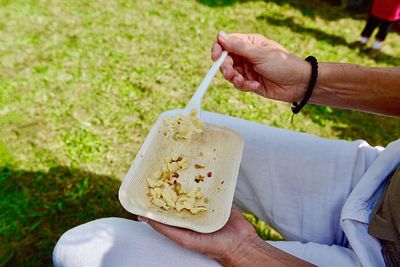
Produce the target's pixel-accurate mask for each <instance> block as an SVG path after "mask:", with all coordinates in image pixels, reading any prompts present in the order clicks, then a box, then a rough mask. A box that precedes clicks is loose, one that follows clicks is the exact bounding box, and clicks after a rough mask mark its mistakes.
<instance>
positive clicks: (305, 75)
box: [292, 60, 312, 102]
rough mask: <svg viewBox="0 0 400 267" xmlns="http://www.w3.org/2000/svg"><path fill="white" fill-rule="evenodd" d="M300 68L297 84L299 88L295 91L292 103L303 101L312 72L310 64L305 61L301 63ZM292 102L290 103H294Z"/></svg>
mask: <svg viewBox="0 0 400 267" xmlns="http://www.w3.org/2000/svg"><path fill="white" fill-rule="evenodd" d="M301 63H302V64H301V67H300V68H299V70H300V82H299V85H300V86H299V87H298V90H297V94H296V98H295V100H294V101H297V102H299V101H301V99H303V97H304V95H305V94H306V91H307V86H308V84H309V82H310V78H311V71H312V67H311V64H310V63H309V62H307V61H305V60H302V61H301ZM294 101H292V102H294Z"/></svg>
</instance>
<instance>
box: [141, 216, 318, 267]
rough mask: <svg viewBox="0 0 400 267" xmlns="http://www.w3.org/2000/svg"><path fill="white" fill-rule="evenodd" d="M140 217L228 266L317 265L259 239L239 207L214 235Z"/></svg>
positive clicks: (179, 243) (183, 243)
mask: <svg viewBox="0 0 400 267" xmlns="http://www.w3.org/2000/svg"><path fill="white" fill-rule="evenodd" d="M139 220H140V221H144V222H147V223H148V224H149V225H150V226H151V227H152V228H153V229H154V230H156V231H157V232H159V233H161V234H163V235H164V236H166V237H167V238H169V239H171V240H173V241H175V242H176V243H178V245H180V246H181V247H184V248H187V249H190V250H194V251H198V252H201V253H203V254H204V255H206V256H208V257H210V258H213V259H215V260H217V261H218V262H220V263H221V264H223V265H224V266H236V267H241V266H246V267H247V266H254V267H258V266H263V267H265V266H274V267H277V266H296V267H299V266H313V265H311V264H309V263H308V262H305V261H303V260H301V259H299V258H296V257H294V256H292V255H290V254H287V253H286V252H283V251H281V250H279V249H277V248H275V247H273V246H271V245H269V244H268V243H266V242H265V241H264V240H262V239H261V238H259V237H258V236H257V234H256V231H255V230H254V228H253V227H252V226H251V225H250V224H249V223H248V222H247V221H246V219H244V218H243V216H242V215H241V214H240V213H239V211H237V210H236V209H232V212H231V216H230V217H229V220H228V222H227V223H226V225H225V226H224V227H222V228H221V229H220V230H218V231H216V232H214V233H210V234H201V233H197V232H193V231H191V230H186V229H182V228H177V227H172V226H168V225H164V224H161V223H158V222H155V221H152V220H149V219H147V218H144V217H139Z"/></svg>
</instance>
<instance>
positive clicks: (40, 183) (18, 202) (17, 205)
mask: <svg viewBox="0 0 400 267" xmlns="http://www.w3.org/2000/svg"><path fill="white" fill-rule="evenodd" d="M119 185H120V182H119V181H118V180H116V179H114V178H112V177H108V176H103V175H96V174H93V173H90V172H86V171H83V170H79V169H71V168H67V167H63V166H57V167H53V168H51V169H50V170H49V171H47V172H42V171H37V172H31V171H27V170H19V169H14V168H13V167H12V166H6V167H0V195H1V200H0V204H1V205H0V206H1V207H2V208H1V229H0V232H1V236H2V237H1V246H0V248H1V251H0V252H1V254H0V257H1V258H0V265H1V263H3V265H1V266H51V255H52V251H53V247H54V245H55V244H56V242H57V240H58V238H59V237H60V236H61V235H62V234H63V233H64V232H65V231H67V230H68V229H70V228H72V227H74V226H77V225H79V224H82V223H85V222H88V221H91V220H94V219H98V218H102V217H114V216H115V217H124V218H130V219H135V216H134V215H132V214H129V213H128V212H126V211H125V210H124V209H123V208H122V206H121V205H120V203H119V201H118V196H117V194H118V189H119Z"/></svg>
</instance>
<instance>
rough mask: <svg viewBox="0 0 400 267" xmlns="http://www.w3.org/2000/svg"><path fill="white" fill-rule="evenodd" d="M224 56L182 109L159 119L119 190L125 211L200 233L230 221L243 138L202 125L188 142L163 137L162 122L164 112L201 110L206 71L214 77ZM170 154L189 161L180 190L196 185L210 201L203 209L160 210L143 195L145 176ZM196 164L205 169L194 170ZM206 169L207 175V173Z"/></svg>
mask: <svg viewBox="0 0 400 267" xmlns="http://www.w3.org/2000/svg"><path fill="white" fill-rule="evenodd" d="M225 56H226V53H225V55H224V56H222V57H221V58H220V59H219V60H218V61H217V62H216V63H214V65H213V67H212V68H211V70H210V71H209V73H208V74H207V76H206V78H205V79H204V80H205V82H204V81H203V82H202V85H200V87H199V89H198V90H197V92H196V94H195V95H194V96H193V98H192V99H191V101H190V102H189V104H188V105H187V107H186V109H185V110H175V111H168V112H165V113H163V114H161V115H160V116H159V117H158V119H157V121H156V123H155V124H154V126H153V128H152V129H151V131H150V133H149V134H148V136H147V138H146V140H145V141H144V143H143V145H142V147H141V148H140V150H139V152H138V153H137V155H136V158H135V160H134V161H133V163H132V165H131V167H130V169H129V171H128V173H127V175H126V176H125V178H124V180H123V182H122V185H121V187H120V189H119V200H120V202H121V204H122V206H123V207H124V208H125V209H126V210H127V211H129V212H131V213H133V214H136V215H140V216H144V217H147V218H149V219H152V220H155V221H158V222H161V223H164V224H168V225H172V226H177V227H182V228H187V229H191V230H194V231H197V232H201V233H210V232H214V231H217V230H219V229H220V228H222V227H223V226H224V225H225V224H226V222H227V221H228V218H229V215H230V212H231V206H232V201H233V195H234V192H235V187H236V180H237V176H238V172H239V166H240V161H241V158H242V152H243V145H244V142H243V139H242V137H241V136H240V135H239V134H238V133H236V132H235V131H233V130H231V129H228V128H224V127H220V126H216V125H212V124H208V123H205V127H204V130H203V133H197V134H193V135H192V137H191V138H190V139H188V140H184V141H182V140H180V141H176V140H174V139H172V138H168V137H167V136H165V134H164V133H165V132H166V131H167V130H168V129H166V127H167V126H166V125H165V124H164V123H163V121H164V118H165V117H166V116H176V115H182V114H186V115H187V114H188V112H189V111H190V110H192V109H195V110H197V111H198V112H199V113H200V103H201V98H202V97H203V95H204V93H205V89H206V88H207V87H208V84H209V82H210V80H211V79H210V77H209V76H210V72H212V71H214V74H212V73H211V75H212V76H214V75H215V72H216V70H217V69H218V67H219V65H218V64H220V63H221V62H222V61H223V58H224V57H225ZM216 65H217V66H216ZM213 68H214V70H213ZM211 78H212V77H211ZM207 79H208V81H207ZM204 83H206V85H204ZM204 87H205V89H204ZM200 119H201V117H200ZM171 153H175V154H179V155H181V156H183V157H185V158H186V159H187V160H188V163H189V164H188V168H187V169H185V170H181V171H180V172H179V182H180V183H181V184H182V186H183V187H184V188H193V187H195V186H197V187H200V189H201V190H202V191H203V192H204V195H205V197H206V198H207V199H208V203H207V204H206V208H207V211H202V212H200V213H198V214H192V213H190V212H189V211H186V210H183V211H181V212H178V211H177V210H175V209H169V210H164V209H162V208H160V207H158V206H156V205H154V204H153V203H151V201H150V199H149V197H148V196H147V194H148V192H149V188H148V185H147V177H149V176H151V175H152V174H153V173H154V172H156V171H158V170H160V169H161V167H162V165H163V162H164V159H165V158H166V157H168V156H169V155H171ZM195 164H199V165H202V166H204V168H203V169H196V168H195ZM209 172H211V174H212V175H211V177H208V176H207V174H208V173H209ZM199 174H201V175H204V176H205V179H204V181H203V182H199V183H198V182H196V181H195V177H196V176H197V175H199Z"/></svg>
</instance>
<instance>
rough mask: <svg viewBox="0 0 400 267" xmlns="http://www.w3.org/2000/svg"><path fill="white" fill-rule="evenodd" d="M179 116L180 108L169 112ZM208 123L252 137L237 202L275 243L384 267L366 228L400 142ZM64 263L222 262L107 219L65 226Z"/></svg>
mask: <svg viewBox="0 0 400 267" xmlns="http://www.w3.org/2000/svg"><path fill="white" fill-rule="evenodd" d="M170 113H171V114H174V111H170ZM202 119H204V120H205V121H206V122H209V123H213V124H216V125H221V126H225V127H229V128H231V129H234V130H236V131H237V132H239V133H240V134H241V135H242V137H243V139H244V140H245V146H244V152H243V158H242V163H241V167H240V172H239V177H238V183H237V186H236V192H235V199H234V203H235V205H236V206H237V207H239V208H240V209H242V210H246V211H250V212H253V213H254V214H256V215H257V216H259V217H260V218H262V219H263V220H265V221H266V222H267V223H269V224H270V225H272V226H273V227H275V228H276V229H277V230H278V231H280V232H281V233H282V234H283V235H284V237H285V239H286V240H287V241H280V242H272V241H271V242H269V243H270V244H272V245H273V246H275V247H277V248H279V249H281V250H283V251H286V252H288V253H290V254H292V255H295V256H297V257H299V258H301V259H304V260H306V261H309V262H311V263H314V264H316V265H318V266H383V265H384V262H383V258H382V256H381V253H380V250H381V247H380V244H379V242H378V241H377V240H376V239H374V238H373V237H371V236H369V235H368V234H367V232H366V229H367V227H368V221H369V215H370V213H371V210H372V208H373V206H374V205H375V203H376V201H377V199H378V198H379V196H380V195H381V194H382V189H383V187H384V185H385V180H386V178H387V176H388V175H389V174H390V173H391V172H392V171H393V170H394V169H395V168H396V166H397V165H398V164H399V162H400V142H399V141H396V142H393V143H391V144H390V145H389V146H388V147H387V148H386V149H382V148H373V147H370V146H369V145H368V144H367V143H366V142H364V141H355V142H347V141H341V140H328V139H323V138H319V137H315V136H312V135H309V134H304V133H298V132H293V131H287V130H282V129H277V128H273V127H269V126H265V125H261V124H257V123H253V122H249V121H245V120H241V119H237V118H233V117H228V116H223V115H220V114H214V113H209V112H204V113H203V114H202ZM53 262H54V265H55V266H56V267H57V266H93V267H95V266H219V264H218V263H217V262H216V261H214V260H212V259H209V258H207V257H206V256H204V255H202V254H199V253H196V252H192V251H189V250H186V249H183V248H181V247H179V246H178V245H176V244H175V243H173V242H172V241H169V240H167V239H166V238H164V237H163V236H162V235H160V234H158V233H157V232H155V231H154V230H152V229H151V228H150V227H149V226H148V225H146V224H144V223H140V222H134V221H130V220H126V219H121V218H105V219H99V220H96V221H92V222H88V223H86V224H83V225H80V226H77V227H75V228H73V229H71V230H69V231H68V232H66V233H65V234H64V235H63V236H62V237H61V238H60V239H59V241H58V243H57V245H56V247H55V248H54V251H53Z"/></svg>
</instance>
